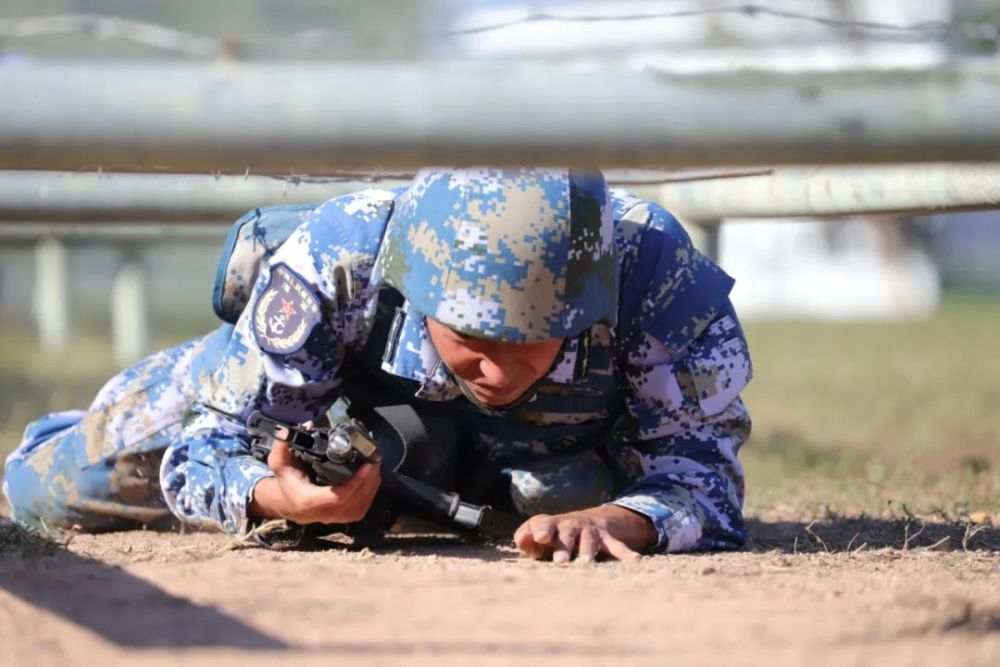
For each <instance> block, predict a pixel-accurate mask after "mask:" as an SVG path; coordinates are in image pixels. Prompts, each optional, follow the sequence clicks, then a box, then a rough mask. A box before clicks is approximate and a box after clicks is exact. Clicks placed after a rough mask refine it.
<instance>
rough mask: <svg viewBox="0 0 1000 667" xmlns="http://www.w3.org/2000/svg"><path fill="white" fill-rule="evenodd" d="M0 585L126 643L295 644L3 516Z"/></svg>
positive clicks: (272, 646) (193, 645) (246, 646)
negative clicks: (84, 584) (34, 531)
mask: <svg viewBox="0 0 1000 667" xmlns="http://www.w3.org/2000/svg"><path fill="white" fill-rule="evenodd" d="M84 582H86V593H85V594H82V591H81V586H82V584H83V583H84ZM0 590H4V591H6V592H8V593H10V594H11V595H14V596H16V597H18V598H20V599H21V600H23V601H24V602H26V603H28V604H30V605H32V606H34V607H36V608H40V609H45V610H47V611H50V612H52V613H54V614H57V615H58V616H60V617H62V618H64V619H65V620H67V621H70V622H72V623H74V624H76V625H78V626H80V627H83V628H86V629H88V630H90V631H91V632H94V633H96V634H98V635H100V636H102V637H104V638H105V639H107V640H108V641H110V642H113V643H115V644H118V645H119V646H126V647H131V648H159V647H173V648H212V647H217V648H221V647H234V648H241V649H249V650H253V649H264V650H276V649H287V648H291V647H290V646H289V645H288V644H287V643H285V642H284V641H282V640H280V639H277V638H274V637H271V636H269V635H267V634H265V633H263V632H261V631H259V630H257V629H255V628H253V627H250V626H249V625H246V624H245V623H243V622H242V621H239V620H237V619H235V618H232V617H230V616H228V615H226V614H224V613H223V612H221V611H219V610H217V609H214V608H213V607H210V606H206V605H201V604H197V603H195V602H191V601H190V600H186V599H184V598H180V597H176V596H174V595H171V594H170V593H167V592H166V591H164V590H162V589H160V588H158V587H157V586H155V585H154V584H151V583H149V582H148V581H145V580H144V579H140V578H139V577H136V576H134V575H132V574H129V573H128V572H126V571H125V570H122V569H121V568H118V567H114V566H112V565H108V564H106V563H102V562H101V561H99V560H95V559H93V558H87V557H85V556H80V555H78V554H75V553H72V552H70V551H68V550H67V549H65V548H63V546H62V545H61V544H59V543H57V542H55V541H54V540H53V539H50V538H47V537H43V536H41V535H38V534H36V533H32V532H28V531H25V530H23V529H21V528H20V527H18V526H16V525H14V524H12V523H10V522H9V521H6V520H3V519H0ZM165 619H166V620H167V621H166V622H164V621H165Z"/></svg>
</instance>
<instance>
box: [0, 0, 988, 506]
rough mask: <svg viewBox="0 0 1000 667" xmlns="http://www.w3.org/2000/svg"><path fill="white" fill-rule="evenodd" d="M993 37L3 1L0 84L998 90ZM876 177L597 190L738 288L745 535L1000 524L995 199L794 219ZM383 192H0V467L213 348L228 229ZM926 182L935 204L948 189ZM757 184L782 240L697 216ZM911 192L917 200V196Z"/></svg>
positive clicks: (863, 18)
mask: <svg viewBox="0 0 1000 667" xmlns="http://www.w3.org/2000/svg"><path fill="white" fill-rule="evenodd" d="M998 36H1000V1H998V0H920V1H913V0H813V1H809V2H803V1H802V0H795V1H791V0H789V1H780V0H770V1H768V2H760V3H752V4H751V3H731V2H709V1H705V2H688V1H682V0H662V1H659V2H653V1H645V0H629V1H621V2H618V1H598V0H594V1H582V2H552V1H546V2H541V1H539V2H516V1H506V0H490V1H483V0H480V1H475V2H470V1H459V0H412V1H404V0H368V1H366V2H347V1H336V0H335V1H330V2H322V1H320V0H216V1H215V2H212V3H205V2H197V1H194V0H183V1H174V2H170V3H164V2H155V1H153V0H127V1H126V0H0V67H4V66H14V65H16V64H19V63H24V62H43V61H50V62H70V61H72V62H74V63H79V62H86V61H92V62H96V61H101V62H108V61H113V62H119V61H120V62H136V61H141V62H144V61H154V60H155V61H163V60H174V61H210V62H214V63H225V62H232V61H248V62H257V61H261V62H265V61H266V62H272V61H283V62H296V61H302V62H307V61H308V62H313V61H321V62H326V63H329V65H330V67H336V66H337V65H338V64H343V63H356V62H368V61H380V62H384V63H390V64H391V63H395V62H404V61H405V62H412V61H463V62H465V61H485V62H497V61H500V62H510V63H524V62H528V63H535V64H540V65H543V66H544V65H546V64H553V63H555V64H559V65H569V66H575V67H579V68H581V69H583V70H586V69H587V68H590V67H595V66H603V65H607V64H613V65H616V66H621V67H626V68H635V69H637V70H642V69H648V68H655V69H657V70H661V71H665V72H678V73H684V74H691V75H697V74H700V73H710V72H726V71H737V70H743V69H754V70H770V71H776V72H788V73H803V72H805V73H808V72H830V71H835V70H842V69H843V70H848V69H850V70H863V71H874V70H889V71H899V70H916V71H921V70H924V69H927V68H935V67H940V66H945V65H948V64H950V63H955V62H963V63H964V62H972V61H977V62H987V63H988V62H993V63H996V64H997V66H1000V61H998V60H997V58H998ZM125 92H126V93H127V91H125ZM4 94H5V95H16V94H17V91H11V90H7V91H4ZM622 103H623V104H627V103H628V101H627V100H623V101H622ZM0 105H2V102H0ZM898 112H899V114H900V115H901V116H904V115H906V114H907V112H908V110H907V109H905V108H901V109H899V110H898ZM747 113H753V111H752V110H748V111H747ZM664 122H665V123H668V122H670V119H669V118H666V117H665V118H664ZM818 161H820V162H822V160H818ZM640 167H641V168H640ZM891 167H892V166H891V165H889V166H885V167H869V168H868V169H869V171H864V172H861V173H860V174H859V173H856V172H851V171H850V170H849V169H848V170H846V171H838V170H836V169H835V170H832V171H829V172H823V173H821V174H820V173H818V172H815V171H809V170H804V171H803V172H801V173H799V174H798V176H797V177H796V178H797V180H796V179H792V180H791V181H789V182H778V183H774V182H773V181H772V180H771V179H772V177H773V176H774V175H775V174H776V173H778V172H777V171H776V170H772V169H771V168H769V167H768V166H767V165H762V166H761V168H760V169H756V170H754V169H749V170H748V169H743V168H740V169H736V168H728V169H727V168H725V167H722V166H720V168H719V169H697V170H695V169H692V170H677V169H670V170H664V169H657V168H656V167H655V165H654V166H650V165H636V169H627V170H623V169H613V170H608V172H607V173H608V175H609V178H611V180H613V181H614V182H616V183H618V184H620V185H621V186H622V187H625V188H627V189H631V190H634V191H635V192H637V194H640V195H642V196H646V197H649V198H652V199H656V200H658V201H660V202H661V203H663V204H664V205H665V206H666V207H667V208H668V209H671V210H674V211H675V212H677V213H678V215H679V217H680V218H681V219H682V221H683V222H684V223H685V224H686V226H687V227H688V228H689V230H690V231H691V234H692V236H693V237H694V238H695V240H696V242H697V243H698V244H699V246H700V247H701V248H702V249H703V250H704V251H705V252H706V253H709V254H711V255H712V256H713V257H715V258H717V259H718V261H719V262H720V263H721V265H722V266H723V268H725V269H726V270H727V271H728V272H729V273H731V274H732V275H733V276H734V277H735V278H736V279H737V287H736V290H735V292H734V295H733V297H734V301H735V302H736V305H737V308H738V310H739V312H740V313H741V316H742V317H743V319H744V322H745V325H746V328H747V331H748V335H749V338H750V341H751V349H752V353H753V356H754V362H755V369H756V379H755V381H754V383H753V384H752V386H751V388H750V390H749V391H748V395H747V400H748V403H749V405H750V409H751V413H752V414H753V415H754V417H755V428H754V437H753V439H752V442H751V444H750V446H748V448H747V450H746V452H745V460H746V462H747V466H748V471H749V478H750V486H749V499H748V503H749V505H750V508H751V511H753V512H757V513H759V514H762V515H766V514H768V513H771V514H779V515H780V514H800V513H802V512H820V511H832V512H838V513H844V514H851V513H861V512H866V513H872V514H880V513H885V512H889V513H892V512H896V511H904V510H903V509H898V508H900V507H904V508H905V511H916V512H921V513H925V514H927V513H934V512H939V513H943V514H945V515H956V516H957V515H963V514H968V513H970V512H974V511H978V510H982V509H985V510H986V511H989V512H993V513H996V512H997V511H998V510H1000V482H998V476H1000V473H998V466H1000V447H998V443H1000V410H998V403H1000V211H998V210H990V209H991V208H992V209H997V207H998V206H997V204H996V202H997V200H996V199H995V198H994V199H992V202H993V204H992V205H991V204H990V198H989V197H990V196H989V195H986V194H984V195H983V196H982V197H981V198H980V200H979V201H978V202H977V204H976V205H975V206H971V207H970V206H966V207H964V208H976V209H980V210H975V211H958V210H956V211H950V212H945V213H942V212H936V210H937V209H939V208H940V207H935V206H930V205H927V204H926V202H924V201H922V200H921V201H917V200H920V198H919V197H918V196H916V195H914V197H915V202H914V203H913V204H912V205H911V206H904V207H897V208H902V209H903V210H901V211H888V212H887V211H885V210H879V208H878V207H877V206H874V205H872V206H870V208H871V210H870V211H864V210H863V209H865V207H866V204H865V201H867V200H865V199H864V197H861V198H860V199H859V200H858V201H856V202H855V208H857V209H861V211H860V212H852V214H851V215H844V214H838V213H836V212H833V213H831V212H824V214H823V215H822V216H816V215H809V213H810V212H811V211H815V210H816V208H817V207H815V206H813V205H812V204H813V203H815V199H816V197H815V196H812V195H809V193H810V192H811V193H813V195H815V192H816V188H819V190H823V191H825V192H827V193H829V192H831V191H833V190H836V188H837V184H838V183H840V182H843V181H846V180H850V179H855V180H858V179H860V182H862V184H863V185H862V186H857V187H856V188H855V191H866V192H867V191H871V192H876V194H877V191H879V190H880V189H881V188H882V185H881V184H882V183H883V181H884V180H886V178H887V177H886V174H888V173H889V172H888V170H889V169H890V168H891ZM901 167H902V168H903V169H904V170H905V169H907V167H906V166H905V165H903V166H901ZM994 167H995V165H994ZM385 171H386V172H388V173H387V174H383V175H380V174H379V173H368V172H365V173H358V174H348V175H344V176H338V177H332V178H317V179H307V180H308V182H302V180H301V179H299V178H295V177H288V176H284V175H280V174H277V175H275V174H270V175H269V174H258V173H254V174H250V175H249V176H248V179H247V180H246V181H245V183H248V184H249V185H246V184H245V185H242V186H234V187H238V189H239V188H241V189H239V192H238V193H237V195H234V196H231V197H229V199H227V203H226V204H225V205H220V206H217V207H212V206H199V205H195V204H194V203H191V204H190V206H185V202H189V203H190V202H193V201H195V200H198V199H199V198H205V197H208V198H211V197H212V196H213V193H214V192H216V190H214V189H213V188H222V189H225V188H228V185H227V184H226V183H222V184H221V185H218V181H214V182H215V183H216V184H215V185H213V184H212V183H211V182H208V181H212V180H213V179H211V177H210V175H209V174H199V175H196V176H198V177H200V178H201V179H202V181H201V182H198V183H194V182H192V184H191V185H190V186H185V187H183V188H180V187H174V186H175V185H176V183H177V182H178V180H177V179H178V178H179V177H171V176H166V175H160V176H158V177H157V178H160V179H174V181H172V182H166V185H163V183H164V181H161V182H160V185H156V186H155V187H153V186H150V187H149V189H148V190H146V189H143V188H146V187H147V185H149V184H148V183H145V182H139V181H133V180H130V177H127V176H117V175H108V174H102V173H98V172H97V170H94V171H92V172H87V173H77V174H54V175H52V174H49V175H46V174H40V173H37V172H31V173H26V174H17V173H16V172H3V173H2V174H0V453H5V452H7V451H9V450H10V449H11V448H13V447H14V446H15V445H16V443H17V441H18V440H19V438H20V433H21V431H22V430H23V428H24V425H25V424H26V423H27V422H28V421H30V420H31V419H32V418H34V417H36V416H38V415H39V414H41V413H43V412H46V411H50V410H60V409H68V408H83V407H85V406H86V405H87V404H88V403H89V401H90V399H91V398H92V397H93V395H94V393H95V392H96V391H97V389H98V388H99V387H100V385H101V384H102V383H103V381H104V380H105V379H106V378H108V377H109V376H110V375H111V374H113V373H114V372H116V371H117V370H118V369H120V368H122V367H123V366H124V365H126V364H128V363H129V362H131V361H133V360H135V359H137V358H139V357H140V356H141V355H143V354H146V353H148V352H151V351H153V350H155V349H158V348H161V347H163V346H167V345H170V344H173V343H176V342H179V341H181V340H184V339H186V338H189V337H192V336H195V335H198V334H200V333H203V332H206V331H208V330H210V329H211V328H212V327H214V326H215V325H216V322H217V320H216V319H215V316H214V315H213V313H212V311H211V307H210V295H211V286H212V282H213V279H214V272H215V265H216V261H217V259H218V256H219V252H220V248H221V243H222V240H223V238H224V236H225V233H226V231H227V229H228V226H229V225H230V224H231V223H232V221H233V220H234V219H235V218H236V217H238V216H239V215H240V213H241V212H242V211H243V210H246V209H249V208H252V207H254V206H256V205H263V204H280V203H293V202H294V203H305V202H320V201H323V200H324V199H326V198H328V197H330V196H335V195H336V194H338V193H341V192H344V191H349V190H351V189H360V188H362V187H368V186H370V185H371V181H373V180H376V181H379V182H378V183H377V184H378V185H380V186H382V185H397V184H400V183H404V182H405V173H393V170H392V169H391V165H390V166H387V167H386V170H385ZM977 174H978V175H977V176H976V178H978V179H980V180H979V181H976V182H975V183H974V185H977V187H978V185H981V186H982V191H983V192H987V191H989V192H996V191H997V189H998V185H1000V184H998V174H1000V171H992V172H987V173H986V175H983V174H982V173H978V172H977ZM906 175H907V174H906V173H904V174H903V176H904V177H905V176H906ZM383 176H384V178H385V180H384V181H381V180H379V179H381V178H382V177H383ZM396 177H398V178H396ZM928 178H930V179H932V180H929V181H926V182H927V183H929V184H930V186H931V187H932V189H937V190H948V188H949V187H950V186H948V185H946V184H943V182H942V181H940V180H938V181H934V180H933V179H936V178H937V179H939V177H938V176H935V175H934V174H931V176H929V177H928ZM962 178H965V177H964V176H963V177H962ZM206 179H208V180H207V181H206ZM748 179H749V180H751V181H753V180H754V179H757V180H758V181H760V183H761V185H760V187H761V188H767V187H771V188H779V189H780V188H786V189H787V190H788V193H789V194H788V196H789V199H790V200H795V194H794V193H796V192H800V191H802V192H806V194H805V195H801V196H800V197H799V200H800V201H803V202H805V203H801V204H798V205H791V204H790V205H789V206H788V207H787V209H786V210H785V211H783V212H780V216H779V215H768V214H767V212H766V211H765V212H764V213H753V214H752V215H748V214H747V210H746V208H747V207H740V206H732V207H730V208H729V209H727V208H726V207H725V206H720V207H716V208H715V209H713V212H712V213H711V215H708V214H703V213H699V211H700V210H701V208H700V206H701V205H703V204H705V203H707V202H709V200H712V201H714V198H716V197H720V195H719V190H716V189H711V190H709V189H705V190H702V189H699V188H701V187H702V186H706V187H710V188H719V187H721V188H726V187H729V185H728V184H729V183H734V184H735V183H736V182H737V181H740V180H744V181H746V180H748ZM810 179H812V180H810ZM983 179H985V180H983ZM241 180H242V179H241ZM914 182H916V183H918V184H917V185H912V184H911V186H910V189H909V190H908V192H910V193H912V192H914V191H916V190H920V185H919V183H922V182H923V181H914ZM171 183H173V185H171ZM803 184H805V185H803ZM960 185H961V184H960ZM966 185H967V183H966ZM161 186H162V187H161ZM806 186H808V187H806ZM172 187H173V188H174V189H171V188H172ZM956 187H958V186H956ZM809 188H812V190H810V189H809ZM866 188H867V189H866ZM973 189H974V188H973ZM227 192H228V190H227ZM782 192H783V191H782ZM130 193H131V195H132V196H131V198H130V197H129V195H130ZM229 194H231V193H229ZM918 194H919V193H918ZM220 196H221V195H220ZM227 196H229V195H227ZM727 196H728V195H727ZM144 197H145V198H146V199H147V200H148V201H147V203H148V202H152V201H154V200H155V202H156V203H155V204H149V205H143V204H142V200H143V198H144ZM188 197H190V199H188ZM699 198H700V199H699ZM780 198H781V197H776V198H775V199H780ZM727 201H735V200H733V199H732V198H730V199H728V200H727ZM682 202H683V205H682ZM692 202H694V203H692ZM720 208H721V213H720ZM765 208H766V207H765ZM843 208H844V207H841V210H842V209H843ZM848 208H850V207H848ZM955 208H963V207H955ZM164 211H167V214H165V213H164ZM727 211H731V214H727ZM776 213H778V212H776ZM779 217H780V219H779ZM168 218H169V219H168Z"/></svg>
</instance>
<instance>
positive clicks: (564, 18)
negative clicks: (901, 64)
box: [449, 3, 954, 37]
mask: <svg viewBox="0 0 1000 667" xmlns="http://www.w3.org/2000/svg"><path fill="white" fill-rule="evenodd" d="M709 15H737V16H743V17H745V18H748V19H757V18H761V17H771V18H782V19H789V20H795V21H804V22H809V23H815V24H817V25H821V26H824V27H827V28H836V29H852V30H859V31H875V32H894V33H913V34H915V35H919V36H921V37H923V36H926V35H927V34H928V33H933V36H937V35H940V34H942V33H945V32H947V31H949V30H951V29H952V28H953V27H954V26H953V24H952V23H950V22H948V21H939V20H932V21H920V22H918V23H912V24H896V23H881V22H876V21H856V20H851V19H838V18H833V17H827V16H819V15H816V14H808V13H803V12H793V11H789V10H784V9H774V8H772V7H767V6H764V5H759V4H755V3H741V4H734V5H725V6H718V7H700V8H697V9H677V10H668V11H655V12H638V13H634V14H616V15H574V14H553V13H550V12H544V11H542V12H534V13H532V14H528V15H526V16H522V17H519V18H516V19H510V20H508V21H499V22H497V23H492V24H487V25H482V26H475V27H471V28H463V29H458V30H451V31H449V34H452V35H475V34H481V33H485V32H495V31H497V30H503V29H505V28H510V27H514V26H518V25H524V24H528V23H542V22H550V23H594V22H611V21H649V20H655V19H672V18H694V17H698V16H709Z"/></svg>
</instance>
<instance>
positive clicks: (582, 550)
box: [576, 525, 601, 563]
mask: <svg viewBox="0 0 1000 667" xmlns="http://www.w3.org/2000/svg"><path fill="white" fill-rule="evenodd" d="M600 550H601V540H600V538H599V537H598V536H597V530H596V529H595V528H594V527H593V526H589V525H588V526H584V528H583V530H581V531H580V541H579V542H578V543H577V546H576V552H577V557H576V559H577V560H578V561H580V562H581V563H592V562H593V561H594V559H595V558H597V554H598V552H600Z"/></svg>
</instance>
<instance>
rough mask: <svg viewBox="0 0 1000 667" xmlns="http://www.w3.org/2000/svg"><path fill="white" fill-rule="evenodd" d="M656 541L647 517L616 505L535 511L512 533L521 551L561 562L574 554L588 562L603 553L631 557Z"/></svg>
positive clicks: (622, 559)
mask: <svg viewBox="0 0 1000 667" xmlns="http://www.w3.org/2000/svg"><path fill="white" fill-rule="evenodd" d="M655 543H656V531H655V530H654V529H653V526H652V524H651V523H650V522H649V519H647V518H646V517H644V516H642V515H640V514H637V513H635V512H632V511H631V510H627V509H625V508H624V507H618V506H617V505H604V506H602V507H595V508H591V509H587V510H582V511H579V512H569V513H567V514H555V515H552V514H537V515H535V516H533V517H531V518H530V519H528V520H527V521H525V522H524V523H523V524H521V526H520V527H519V528H518V529H517V531H516V532H515V533H514V544H516V545H517V548H518V549H520V550H521V553H522V554H524V555H525V556H527V557H528V558H534V559H536V560H548V559H550V558H551V559H552V562H553V563H556V564H559V565H561V564H564V563H568V562H569V561H570V560H572V559H574V558H576V560H578V561H580V562H591V561H593V560H595V559H597V558H599V557H602V556H606V557H611V558H616V559H618V560H621V561H634V560H638V559H639V558H640V557H641V553H642V552H643V551H645V550H647V549H649V548H650V547H652V546H653V545H654V544H655Z"/></svg>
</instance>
